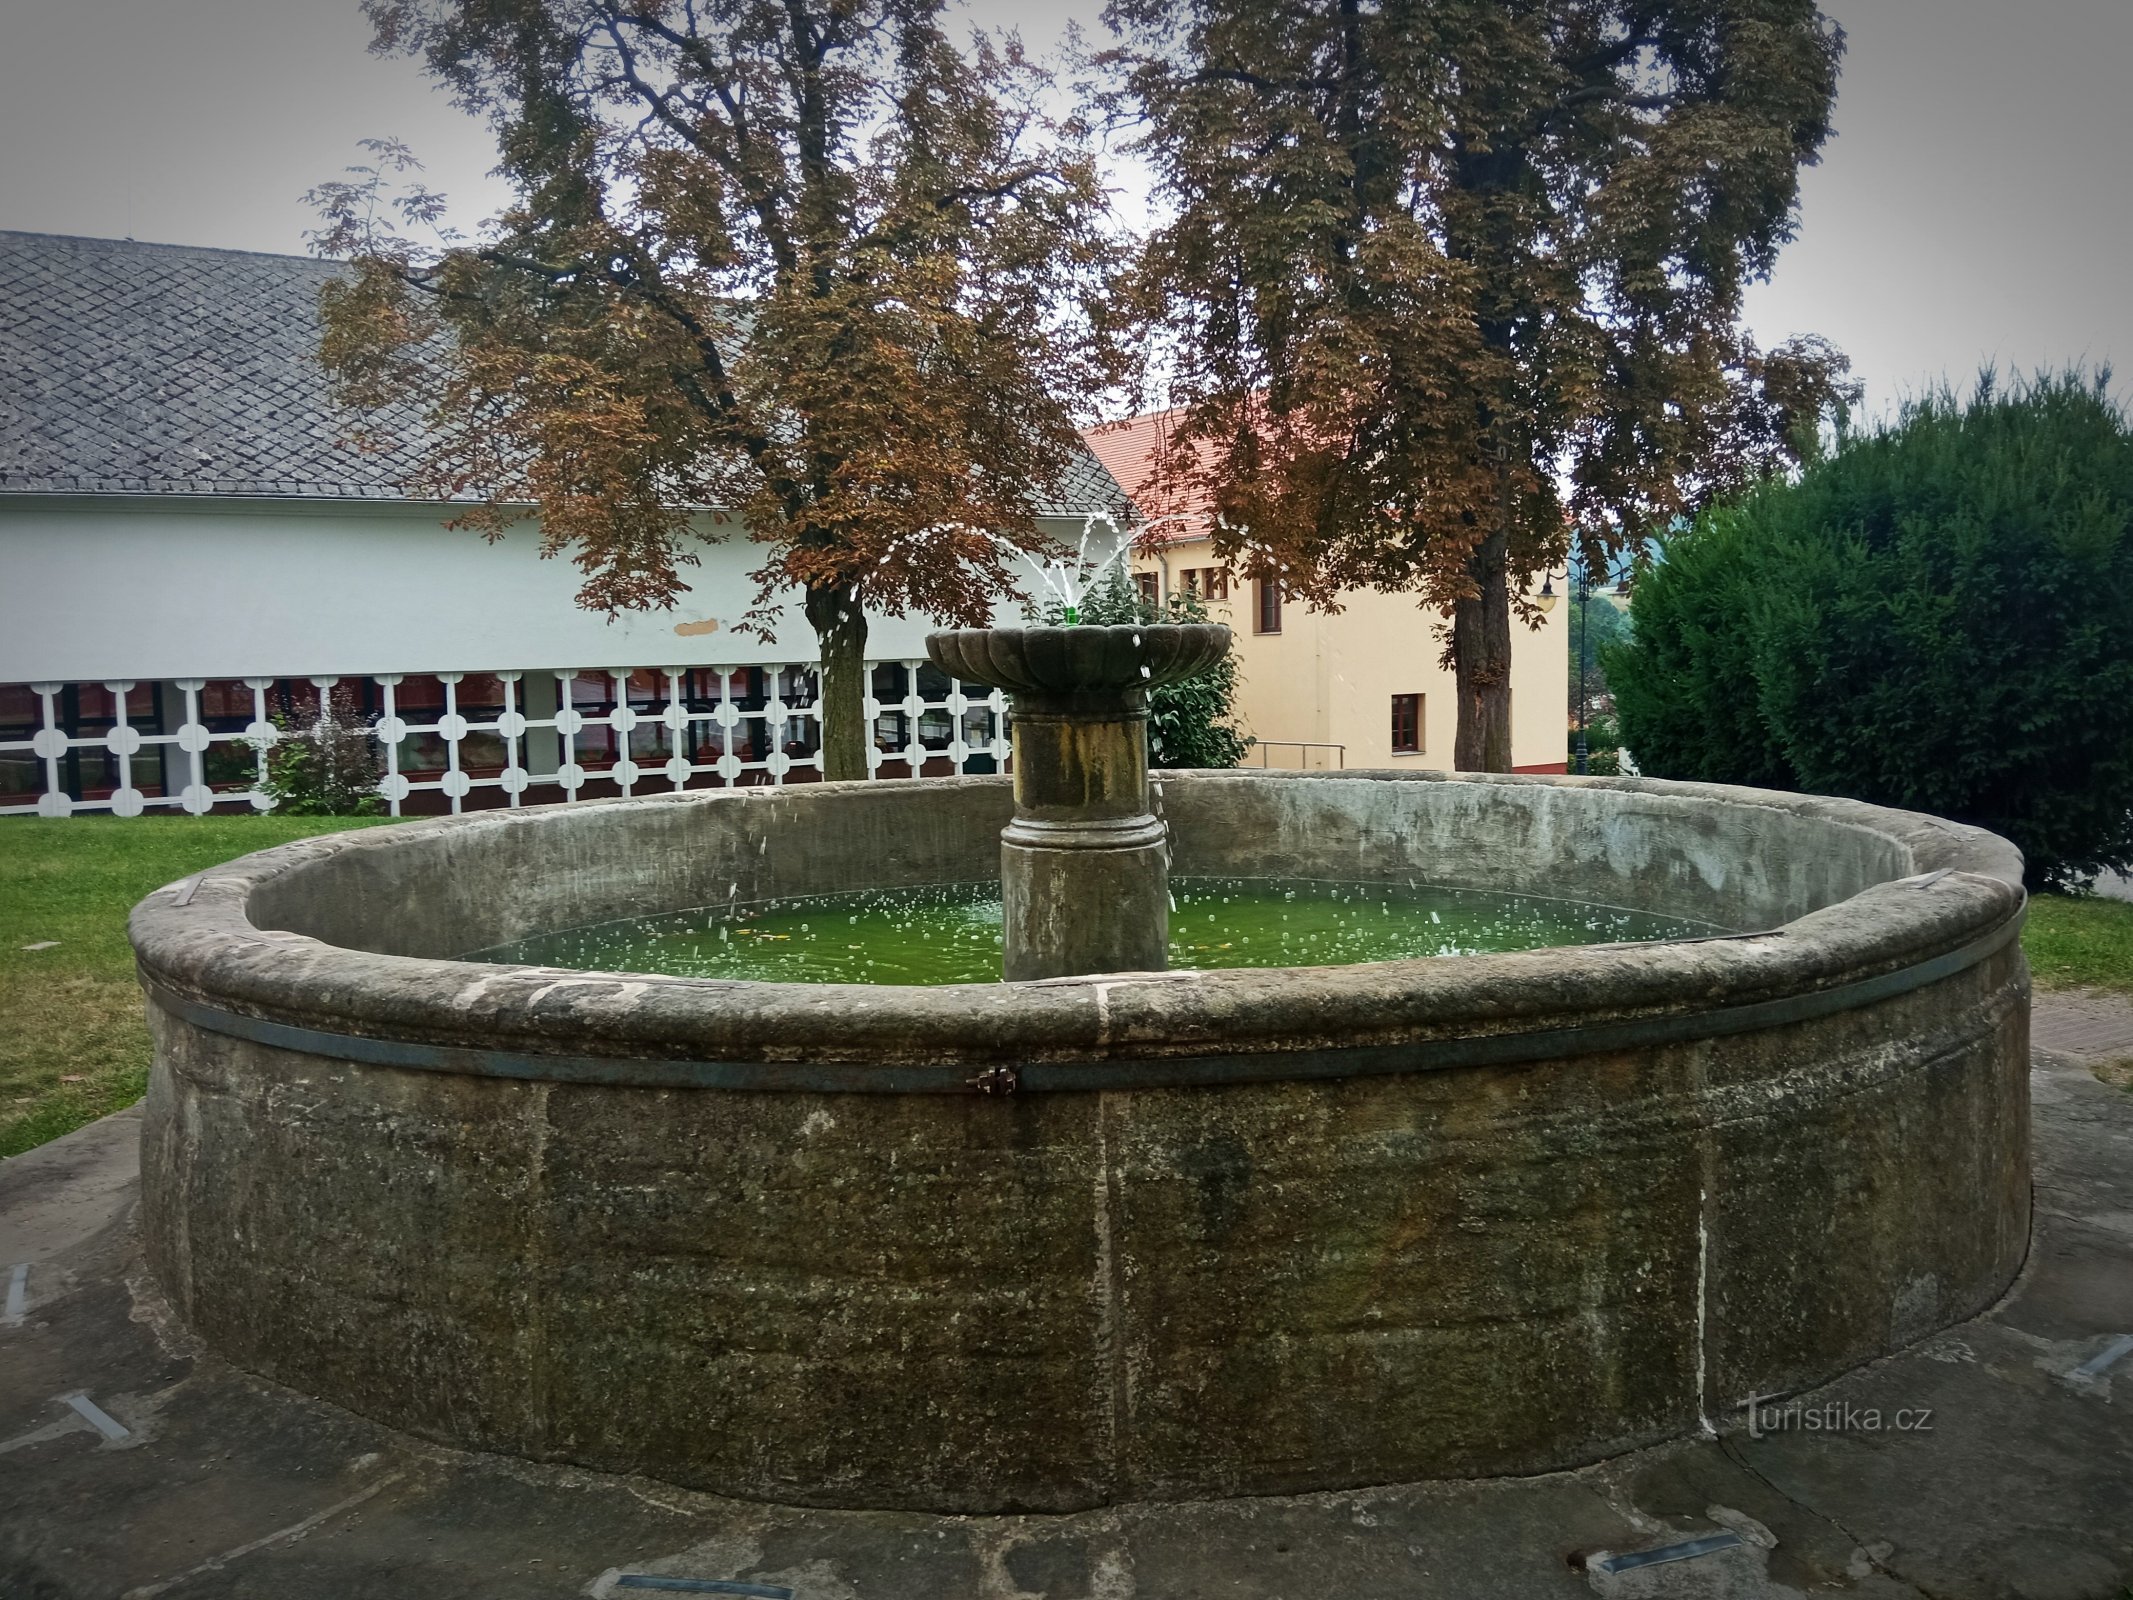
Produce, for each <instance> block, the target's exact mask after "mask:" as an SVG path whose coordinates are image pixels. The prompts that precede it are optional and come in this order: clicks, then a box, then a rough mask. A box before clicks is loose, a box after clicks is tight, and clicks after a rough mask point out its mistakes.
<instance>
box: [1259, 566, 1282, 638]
mask: <svg viewBox="0 0 2133 1600" xmlns="http://www.w3.org/2000/svg"><path fill="white" fill-rule="evenodd" d="M1252 589H1253V611H1254V621H1253V623H1252V631H1253V632H1255V633H1279V632H1281V584H1280V582H1279V581H1278V580H1277V579H1274V578H1255V579H1253V580H1252Z"/></svg>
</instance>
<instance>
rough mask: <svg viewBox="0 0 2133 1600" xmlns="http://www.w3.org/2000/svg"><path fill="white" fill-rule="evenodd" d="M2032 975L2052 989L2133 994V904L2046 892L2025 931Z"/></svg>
mask: <svg viewBox="0 0 2133 1600" xmlns="http://www.w3.org/2000/svg"><path fill="white" fill-rule="evenodd" d="M2022 948H2023V950H2024V951H2026V952H2027V953H2028V955H2029V970H2030V975H2031V976H2032V977H2034V978H2035V979H2036V980H2037V983H2038V984H2039V985H2040V986H2041V987H2043V988H2048V989H2060V988H2090V989H2110V990H2114V991H2116V992H2117V993H2119V994H2123V995H2133V902H2128V901H2124V900H2104V899H2100V898H2090V897H2089V896H2086V895H2083V896H2080V897H2078V898H2076V897H2074V896H2071V895H2063V894H2040V895H2037V896H2034V897H2033V898H2032V899H2031V900H2030V902H2029V925H2028V926H2027V927H2026V928H2024V929H2023V931H2022Z"/></svg>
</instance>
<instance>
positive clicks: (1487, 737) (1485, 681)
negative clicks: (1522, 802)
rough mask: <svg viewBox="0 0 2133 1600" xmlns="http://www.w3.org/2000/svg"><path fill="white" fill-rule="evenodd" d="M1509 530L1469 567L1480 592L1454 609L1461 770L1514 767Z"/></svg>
mask: <svg viewBox="0 0 2133 1600" xmlns="http://www.w3.org/2000/svg"><path fill="white" fill-rule="evenodd" d="M1510 544H1511V536H1510V531H1509V529H1507V528H1506V527H1504V526H1503V525H1502V524H1500V523H1499V524H1498V526H1497V528H1496V531H1495V532H1494V533H1491V534H1490V535H1489V536H1488V537H1487V538H1486V539H1484V540H1482V541H1481V544H1480V545H1479V547H1477V548H1476V549H1475V551H1474V554H1473V557H1472V559H1471V561H1470V562H1469V564H1468V567H1467V570H1468V572H1469V573H1471V574H1472V576H1473V579H1474V582H1475V584H1476V585H1477V587H1478V588H1479V589H1480V593H1479V594H1477V595H1476V596H1475V597H1474V598H1472V599H1470V600H1461V601H1460V602H1458V604H1457V605H1455V606H1454V607H1453V608H1452V675H1453V681H1454V682H1455V683H1456V684H1457V686H1458V694H1459V727H1458V731H1457V732H1456V733H1455V734H1454V735H1453V737H1452V765H1453V766H1454V767H1456V768H1457V769H1458V770H1459V771H1461V772H1509V771H1510V770H1511V588H1510V580H1509V574H1508V573H1507V571H1506V566H1507V554H1508V552H1509V549H1510Z"/></svg>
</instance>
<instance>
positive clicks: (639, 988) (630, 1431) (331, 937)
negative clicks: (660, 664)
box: [133, 773, 2029, 1512]
mask: <svg viewBox="0 0 2133 1600" xmlns="http://www.w3.org/2000/svg"><path fill="white" fill-rule="evenodd" d="M1161 789H1162V803H1163V809H1164V813H1165V815H1166V816H1167V818H1168V820H1169V822H1170V824H1171V827H1172V831H1173V841H1174V843H1173V848H1174V850H1175V853H1176V869H1177V871H1178V872H1179V873H1180V874H1182V875H1187V876H1209V877H1241V876H1250V877H1259V878H1266V877H1271V878H1287V879H1318V880H1335V881H1340V882H1347V883H1373V882H1375V883H1383V884H1392V883H1404V882H1405V881H1406V880H1408V879H1409V878H1414V879H1417V880H1419V881H1423V882H1429V883H1435V884H1441V885H1447V886H1450V887H1453V888H1467V889H1473V890H1488V891H1496V892H1502V893H1511V894H1538V895H1553V896H1561V897H1567V898H1572V899H1580V900H1587V901H1592V902H1596V903H1603V904H1607V905H1611V906H1617V907H1623V908H1628V909H1631V910H1637V911H1644V912H1649V913H1653V914H1655V915H1659V916H1664V917H1669V918H1676V919H1684V920H1689V921H1696V922H1703V923H1710V924H1715V925H1719V926H1723V927H1729V928H1744V929H1760V930H1764V931H1760V932H1752V933H1745V934H1732V935H1725V936H1720V937H1713V938H1705V939H1692V940H1680V941H1673V942H1661V943H1643V944H1614V945H1602V946H1584V947H1572V948H1548V949H1535V950H1524V951H1516V952H1511V953H1504V954H1495V955H1480V956H1464V957H1457V958H1450V959H1425V960H1410V961H1386V962H1373V963H1366V964H1362V965H1354V966H1334V967H1315V968H1311V967H1305V968H1258V969H1250V968H1247V969H1233V970H1220V971H1185V972H1169V973H1140V974H1133V973H1124V974H1117V973H1114V974H1108V975H1103V976H1097V977H1087V978H1064V979H1048V980H1045V981H1042V982H1035V983H1018V984H1002V983H982V984H978V983H973V984H962V985H946V986H934V987H906V986H895V985H888V986H868V985H854V984H813V983H755V982H736V981H729V980H718V979H703V978H686V977H670V976H657V975H648V974H641V973H600V972H591V971H580V970H570V969H564V968H556V967H515V966H509V965H495V964H487V963H477V962H468V961H464V960H460V959H456V957H457V955H458V954H459V953H460V952H464V951H469V950H476V949H485V948H489V947H493V946H496V945H501V944H504V943H507V942H509V941H512V940H516V939H523V938H526V937H529V936H531V935H533V934H536V933H538V932H541V931H542V930H547V929H557V928H572V927H580V926H586V925H591V924H598V923H604V922H613V921H617V920H620V919H623V918H627V917H635V916H643V915H647V914H654V913H657V912H659V911H661V910H672V909H678V908H683V907H691V906H706V905H718V904H726V903H731V902H736V901H738V902H749V901H776V900H781V899H792V898H801V897H808V896H817V895H825V894H836V893H843V892H848V891H852V890H855V889H862V888H872V889H918V888H924V887H927V886H939V885H946V884H957V883H968V882H971V881H974V880H979V879H982V878H984V877H986V876H987V875H988V873H989V872H990V870H991V868H992V864H993V863H995V862H996V861H997V860H998V855H999V834H1000V829H1001V826H1002V824H1003V823H1004V822H1005V821H1006V820H1007V819H1008V818H1009V816H1010V815H1011V813H1012V798H1011V794H1010V790H1009V786H1008V780H1006V779H1004V778H968V779H942V780H923V781H917V782H910V781H906V782H900V783H897V782H888V783H869V784H850V785H844V784H823V785H812V786H808V787H804V788H793V789H785V790H774V791H765V790H741V791H718V792H709V793H694V794H683V795H676V796H672V797H669V798H659V799H651V800H633V801H618V802H613V803H607V804H581V805H575V806H559V807H553V808H542V809H533V810H524V811H516V812H491V813H487V814H482V815H476V816H470V817H464V818H457V819H449V820H443V821H438V822H434V823H419V824H410V825H405V826H401V827H397V828H391V829H379V830H373V831H364V832H355V833H348V834H342V835H337V836H332V837H328V838H323V839H315V840H307V841H304V842H302V843H298V844H293V845H288V846H284V847H282V848H280V849H277V850H271V851H265V852H262V853H261V854H259V855H255V856H250V857H246V858H245V859H243V860H242V861H238V862H234V863H231V864H230V865H228V866H225V867H220V868H216V869H213V870H211V871H209V872H207V873H205V874H202V875H201V876H199V877H198V878H196V879H190V880H187V881H186V882H185V883H183V884H179V885H173V886H172V887H171V888H169V889H166V890H161V891H158V892H157V893H156V894H154V895H151V896H150V897H149V898H148V899H147V900H145V901H144V902H143V903H142V904H141V906H140V907H139V908H138V909H137V910H136V911H135V913H134V921H133V937H134V942H135V947H136V949H137V951H138V953H139V957H140V966H141V974H142V978H143V981H144V984H145V985H146V987H147V990H148V995H149V1017H150V1022H151V1026H152V1029H153V1032H154V1035H155V1041H156V1057H155V1066H154V1070H153V1074H152V1077H151V1082H150V1088H149V1097H148V1102H147V1120H146V1124H145V1127H144V1132H143V1149H142V1155H143V1162H142V1166H143V1180H144V1208H143V1218H144V1231H145V1239H146V1246H147V1251H148V1258H149V1262H150V1265H151V1267H152V1269H153V1270H154V1272H155V1274H156V1276H157V1278H158V1280H159V1281H160V1283H161V1284H162V1286H163V1288H164V1289H165V1291H166V1292H167V1293H168V1295H169V1296H170V1298H171V1300H172V1302H173V1303H174V1305H175V1307H176V1309H177V1310H178V1312H179V1313H180V1314H181V1315H182V1316H183V1317H184V1318H185V1319H186V1320H187V1321H188V1322H189V1323H190V1324H191V1325H192V1327H193V1328H194V1329H195V1330H196V1332H197V1333H198V1334H199V1335H200V1337H202V1338H203V1339H204V1340H205V1341H206V1342H207V1343H208V1344H209V1345H210V1346H211V1347H213V1348H214V1349H215V1350H217V1351H218V1352H219V1353H221V1354H222V1355H223V1356H225V1357H227V1358H228V1359H230V1360H232V1361H234V1362H236V1363H238V1364H239V1365H241V1366H244V1367H247V1368H249V1369H251V1370H253V1371H256V1372H259V1373H262V1374H264V1375H265V1376H268V1377H270V1378H273V1379H276V1380H279V1381H281V1382H284V1383H288V1384H291V1385H293V1386H295V1387H297V1388H300V1389H303V1390H306V1391H309V1392H311V1393H313V1394H317V1395H321V1396H323V1397H325V1398H327V1399H329V1400H331V1401H334V1402H336V1403H339V1404H341V1405H344V1406H347V1407H349V1408H351V1409H353V1410H356V1411H359V1412H362V1413H364V1414H366V1415H369V1416H371V1417H374V1418H377V1419H379V1420H381V1421H384V1422H387V1423H390V1424H392V1425H394V1426H397V1427H400V1428H403V1429H406V1430H408V1431H411V1432H414V1433H417V1434H420V1435H423V1436H425V1437H428V1438H432V1439H437V1440H441V1441H445V1442H448V1443H451V1444H455V1445H460V1446H466V1447H471V1448H477V1449H486V1450H499V1451H506V1452H511V1453H516V1454H519V1455H525V1456H531V1457H536V1458H541V1459H549V1460H565V1461H572V1462H577V1463H581V1464H584V1465H586V1466H590V1467H595V1468H600V1469H605V1470H610V1471H619V1472H642V1473H648V1474H651V1475H653V1476H657V1477H661V1478H666V1479H670V1480H673V1481H676V1482H680V1483H686V1484H690V1485H693V1486H696V1487H699V1488H703V1489H708V1490H713V1491H717V1492H721V1493H726V1494H733V1495H740V1496H746V1497H755V1498H765V1499H774V1500H788V1501H804V1502H809V1503H815V1504H824V1505H847V1506H895V1507H919V1508H928V1509H935V1510H948V1511H963V1512H980V1511H996V1510H1009V1509H1027V1510H1047V1511H1057V1510H1067V1509H1073V1508H1078V1507H1085V1506H1089V1505H1094V1504H1099V1503H1103V1502H1107V1501H1115V1500H1122V1499H1132V1498H1175V1497H1192V1496H1206V1495H1235V1494H1270V1493H1289V1492H1298V1491H1305V1490H1320V1489H1335V1488H1342V1487H1352V1486H1356V1485H1363V1484H1371V1483H1384V1482H1394V1481H1402V1480H1411V1479H1419V1478H1430V1477H1471V1476H1479V1475H1486V1474H1499V1473H1534V1472H1541V1471H1546V1470H1550V1469H1556V1468H1562V1467H1567V1466H1571V1465H1575V1464H1578V1463H1581V1462H1586V1461H1590V1460H1593V1459H1596V1458H1599V1457H1602V1456H1605V1455H1608V1454H1611V1453H1614V1452H1618V1451H1621V1450H1625V1449H1629V1448H1632V1447H1634V1446H1637V1445H1641V1444H1645V1443H1649V1442H1652V1441H1655V1440H1659V1439H1663V1438H1667V1437H1669V1436H1674V1435H1680V1434H1686V1433H1691V1432H1694V1431H1697V1430H1699V1429H1701V1428H1704V1427H1707V1426H1710V1425H1713V1424H1719V1423H1723V1422H1725V1421H1726V1420H1727V1418H1728V1417H1729V1415H1731V1414H1734V1413H1735V1412H1736V1409H1737V1407H1738V1406H1739V1405H1740V1404H1742V1403H1743V1402H1744V1401H1746V1400H1747V1399H1748V1398H1749V1397H1750V1396H1753V1395H1765V1396H1767V1395H1769V1394H1773V1393H1784V1392H1788V1391H1791V1390H1795V1389H1799V1388H1802V1387H1806V1386H1809V1385H1812V1384H1816V1383H1819V1382H1821V1381H1823V1380H1826V1379H1827V1378H1829V1377H1831V1376H1833V1375H1834V1374H1836V1373H1838V1372H1841V1371H1843V1370H1844V1369H1846V1368H1848V1367H1851V1366H1854V1365H1856V1364H1858V1363H1860V1362H1864V1361H1867V1360H1871V1359H1873V1358H1875V1357H1877V1356H1880V1355H1882V1354H1885V1353H1887V1352H1888V1351H1890V1350H1893V1349H1895V1348H1897V1347H1899V1346H1901V1345H1903V1344H1906V1343H1908V1342H1910V1341H1912V1340H1915V1339H1918V1338H1920V1337H1922V1336H1923V1335H1925V1334H1927V1333H1929V1332H1931V1331H1933V1330H1934V1329H1936V1328H1939V1327H1941V1326H1944V1325H1946V1324H1948V1323H1950V1322H1953V1321H1956V1320H1959V1319H1961V1318H1964V1317H1967V1316H1970V1315H1972V1314H1974V1313H1975V1312H1976V1311H1978V1310H1980V1309H1981V1308H1983V1307H1984V1306H1986V1305H1988V1304H1989V1303H1991V1301H1992V1300H1993V1299H1994V1298H1995V1297H1996V1296H1997V1295H1998V1294H1999V1293H2000V1291H2001V1290H2002V1289H2003V1288H2004V1286H2005V1285H2006V1284H2007V1283H2008V1282H2009V1281H2010V1279H2011V1278H2012V1277H2013V1275H2014V1273H2015V1272H2016V1270H2017V1269H2018V1267H2019V1266H2020V1264H2021V1261H2022V1257H2023V1254H2024V1250H2025V1248H2026V1244H2027V1239H2028V1216H2029V1156H2028V1125H2027V1106H2028V1101H2027V1097H2026V1093H2025V1085H2026V1069H2027V1047H2028V979H2027V971H2026V968H2025V966H2024V964H2023V961H2022V955H2021V949H2020V945H2019V943H2018V942H2017V938H2016V935H2017V933H2018V931H2019V927H2020V921H2021V913H2022V905H2023V897H2022V891H2021V886H2020V883H2021V877H2020V874H2021V862H2020V858H2019V856H2018V855H2017V854H2016V852H2015V851H2014V849H2013V848H2012V847H2011V846H2009V845H2007V844H2006V843H2005V842H2004V841H2001V840H1999V839H1997V838H1995V837H1993V836H1992V835H1989V834H1986V833H1982V832H1980V831H1978V830H1975V829H1971V828H1963V827H1957V826H1955V825H1952V824H1949V823H1944V822H1940V821H1936V820H1935V819H1932V818H1928V817H1922V816H1917V815H1913V814H1910V813H1903V812H1894V811H1887V810H1880V809H1876V808H1873V807H1868V806H1863V805H1858V804H1853V803H1850V802H1844V801H1834V800H1822V799H1813V798H1806V797H1801V796H1795V795H1779V794H1768V793H1762V792H1758V791H1751V790H1740V789H1723V788H1712V787H1705V786H1696V785H1684V784H1669V783H1659V782H1653V781H1648V780H1635V779H1536V778H1507V777H1483V776H1472V775H1461V776H1447V775H1439V774H1423V773H1416V774H1405V773H1403V774H1355V773H1350V774H1343V775H1319V774H1282V773H1210V774H1192V775H1178V774H1166V775H1164V776H1163V778H1162V781H1161Z"/></svg>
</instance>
